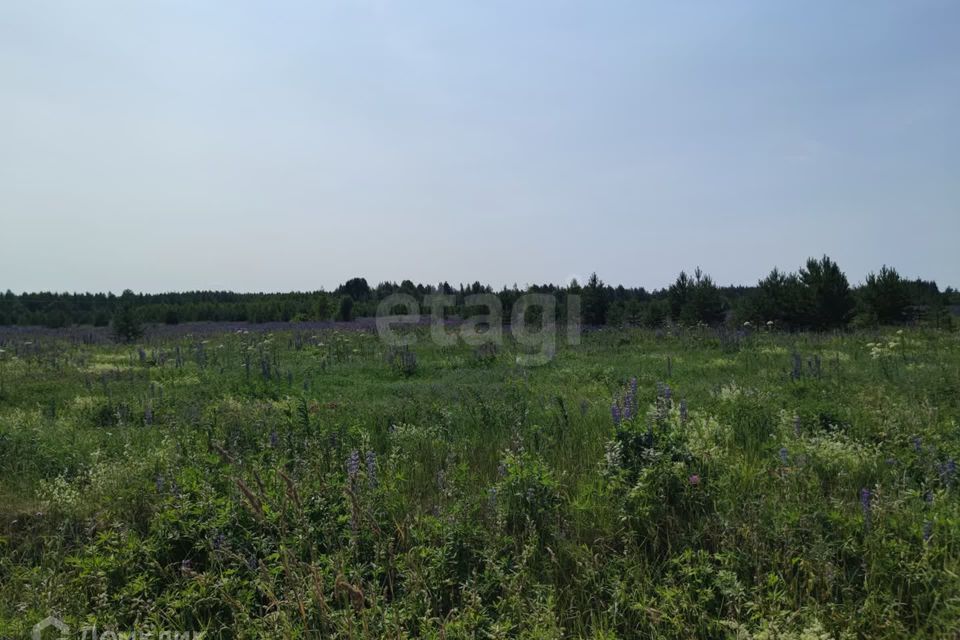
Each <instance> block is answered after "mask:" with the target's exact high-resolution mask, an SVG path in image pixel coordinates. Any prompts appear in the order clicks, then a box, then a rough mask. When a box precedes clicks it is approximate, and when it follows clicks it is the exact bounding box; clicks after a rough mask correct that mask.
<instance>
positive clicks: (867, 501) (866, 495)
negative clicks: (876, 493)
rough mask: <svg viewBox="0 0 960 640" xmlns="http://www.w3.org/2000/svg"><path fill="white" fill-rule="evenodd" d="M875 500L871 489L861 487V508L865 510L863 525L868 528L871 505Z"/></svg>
mask: <svg viewBox="0 0 960 640" xmlns="http://www.w3.org/2000/svg"><path fill="white" fill-rule="evenodd" d="M872 501H873V494H871V493H870V489H867V488H866V487H864V488H863V489H860V509H861V510H863V526H864V528H866V529H869V528H870V507H871V503H872Z"/></svg>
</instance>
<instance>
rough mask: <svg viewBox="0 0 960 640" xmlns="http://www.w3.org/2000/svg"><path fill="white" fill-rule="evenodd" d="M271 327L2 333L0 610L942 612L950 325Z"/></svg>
mask: <svg viewBox="0 0 960 640" xmlns="http://www.w3.org/2000/svg"><path fill="white" fill-rule="evenodd" d="M161 329H162V328H161ZM268 329H269V330H267V329H257V328H256V327H255V326H253V325H243V324H241V325H238V326H234V327H230V328H229V329H225V328H222V327H220V328H218V327H217V326H216V325H189V324H187V325H179V326H177V327H175V328H168V329H166V330H154V331H152V332H150V331H148V333H147V336H146V338H145V339H143V340H142V341H141V342H140V343H139V344H132V345H126V344H113V343H111V342H110V341H109V340H107V339H106V337H105V334H104V333H102V332H101V333H96V332H95V331H93V330H90V331H89V332H85V331H80V330H74V331H68V330H60V331H56V330H48V331H39V330H38V331H31V330H12V329H6V330H4V331H3V332H0V637H27V636H28V635H29V633H30V629H31V628H32V627H33V625H34V624H35V623H36V622H38V621H39V620H41V619H42V618H44V617H46V616H47V615H49V614H53V615H56V616H57V617H59V618H61V619H62V620H64V621H65V622H66V623H68V624H69V625H70V626H71V628H72V629H79V628H82V627H84V626H96V627H97V628H98V629H99V630H101V633H103V632H104V631H107V632H109V631H117V632H130V631H134V630H136V631H137V632H139V633H140V634H144V633H147V632H153V633H154V634H157V633H160V632H162V631H164V630H166V631H167V632H168V633H169V631H171V630H172V631H184V632H185V631H194V632H199V631H203V632H205V634H206V637H209V638H262V637H282V638H316V637H343V638H398V639H399V638H421V637H422V638H560V637H586V638H598V639H599V638H611V639H612V638H744V639H746V638H757V639H761V638H768V639H773V638H785V639H786V638H796V639H805V640H807V639H809V640H814V639H825V638H897V639H902V638H956V637H958V636H957V635H956V634H957V629H958V628H960V575H958V574H960V501H958V486H957V484H958V480H960V479H958V478H957V476H956V464H955V460H956V459H957V458H958V457H960V393H958V390H960V335H958V333H956V332H945V331H934V330H925V329H905V330H897V329H894V328H889V329H878V330H875V331H857V332H837V333H827V334H814V333H776V332H769V333H768V332H764V331H759V332H755V331H739V332H731V331H716V330H712V329H705V328H704V329H689V330H681V329H666V330H659V331H653V330H644V329H600V330H595V331H589V332H586V333H585V334H584V335H583V338H582V341H581V343H580V344H579V345H573V346H570V345H561V346H560V348H559V350H558V351H557V354H556V357H555V358H554V359H553V360H552V361H551V362H549V363H548V364H545V365H543V366H537V367H523V366H520V365H518V361H517V355H518V353H517V351H518V349H517V346H516V345H514V344H513V343H511V341H510V340H509V339H507V340H506V341H505V343H504V344H502V345H499V346H481V347H470V346H467V345H464V344H457V345H454V346H436V345H433V344H431V343H430V341H429V340H428V339H427V336H426V332H425V331H424V330H421V336H420V337H421V339H420V341H419V342H418V343H417V344H416V345H414V346H412V347H411V348H410V349H408V350H397V349H391V348H389V347H387V346H385V345H384V344H383V343H382V342H381V341H380V340H379V339H378V337H377V335H376V334H375V333H374V332H372V331H371V330H370V329H369V327H368V326H362V325H349V324H341V325H335V324H328V325H317V326H309V325H302V326H301V325H296V324H285V325H276V326H270V327H269V328H268ZM153 637H158V636H157V635H154V636H153Z"/></svg>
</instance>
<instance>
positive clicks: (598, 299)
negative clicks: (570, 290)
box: [580, 273, 610, 325]
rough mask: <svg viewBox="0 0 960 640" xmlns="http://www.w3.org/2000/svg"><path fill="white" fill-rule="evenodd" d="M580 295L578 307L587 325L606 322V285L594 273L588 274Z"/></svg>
mask: <svg viewBox="0 0 960 640" xmlns="http://www.w3.org/2000/svg"><path fill="white" fill-rule="evenodd" d="M581 295H582V298H581V307H580V308H581V311H582V313H583V322H584V323H585V324H588V325H600V324H606V322H607V309H608V307H609V305H610V301H609V297H608V296H607V287H606V286H605V285H604V284H603V281H602V280H601V279H600V278H598V277H597V274H596V273H593V274H591V275H590V279H589V280H587V284H586V286H585V287H583V292H582V294H581Z"/></svg>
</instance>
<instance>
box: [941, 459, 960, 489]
mask: <svg viewBox="0 0 960 640" xmlns="http://www.w3.org/2000/svg"><path fill="white" fill-rule="evenodd" d="M956 475H957V463H956V461H955V460H954V459H953V458H948V459H947V461H946V462H944V463H943V464H942V465H940V477H941V478H942V479H943V484H945V485H946V486H947V488H950V487H951V486H953V479H954V478H955V477H956Z"/></svg>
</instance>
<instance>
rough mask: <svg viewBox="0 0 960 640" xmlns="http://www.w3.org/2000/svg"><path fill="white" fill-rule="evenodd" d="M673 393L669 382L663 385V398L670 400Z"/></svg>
mask: <svg viewBox="0 0 960 640" xmlns="http://www.w3.org/2000/svg"><path fill="white" fill-rule="evenodd" d="M672 393H673V392H672V391H671V390H670V385H668V384H665V385H663V399H664V400H666V401H667V402H670V396H671V395H672Z"/></svg>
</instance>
